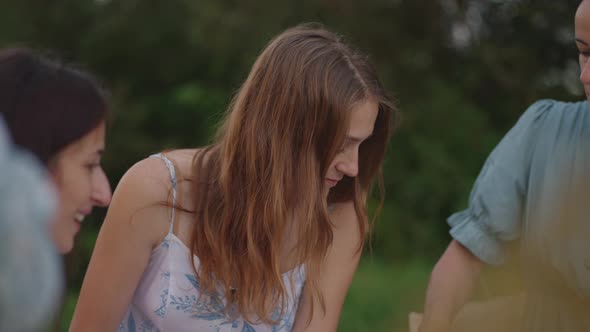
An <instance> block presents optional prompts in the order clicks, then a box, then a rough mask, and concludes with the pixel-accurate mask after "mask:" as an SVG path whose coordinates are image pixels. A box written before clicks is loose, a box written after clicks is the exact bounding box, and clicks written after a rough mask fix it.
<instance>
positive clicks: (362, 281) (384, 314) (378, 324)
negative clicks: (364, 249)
mask: <svg viewBox="0 0 590 332" xmlns="http://www.w3.org/2000/svg"><path fill="white" fill-rule="evenodd" d="M431 268H432V264H428V263H422V262H417V261H416V262H411V263H406V264H400V265H395V264H391V263H384V262H379V261H375V260H371V259H365V260H364V261H363V262H361V264H360V266H359V268H358V269H357V272H356V275H355V277H354V280H353V282H352V285H351V287H350V290H349V292H348V295H347V297H346V301H345V303H344V306H343V308H342V315H341V318H340V324H339V327H338V332H361V331H362V332H364V331H407V330H408V329H407V327H408V313H409V312H410V311H421V306H422V303H423V299H424V290H425V288H426V283H427V280H428V276H429V275H430V270H431Z"/></svg>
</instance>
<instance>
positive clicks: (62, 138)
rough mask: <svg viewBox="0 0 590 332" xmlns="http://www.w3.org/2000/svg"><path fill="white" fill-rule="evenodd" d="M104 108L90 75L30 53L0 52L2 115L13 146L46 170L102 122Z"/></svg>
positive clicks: (103, 97)
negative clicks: (59, 155) (64, 149)
mask: <svg viewBox="0 0 590 332" xmlns="http://www.w3.org/2000/svg"><path fill="white" fill-rule="evenodd" d="M107 104H108V103H107V96H106V92H105V90H103V89H102V88H101V86H100V85H99V84H98V82H97V80H96V79H95V78H94V77H92V76H91V75H90V74H88V73H86V72H84V71H82V70H79V69H77V68H74V67H72V66H68V65H65V64H63V63H61V62H58V61H56V60H51V59H49V58H47V57H45V56H42V55H39V54H37V53H35V52H33V51H32V50H30V49H25V48H11V49H5V50H0V114H1V115H2V117H3V118H4V121H5V122H6V124H7V126H8V129H9V132H10V134H11V136H12V140H13V142H14V143H15V144H17V145H19V146H21V147H23V148H25V149H27V150H29V151H31V152H32V153H33V154H34V155H35V156H36V157H37V158H38V159H39V160H40V161H41V162H43V163H44V164H45V165H46V166H47V165H48V163H49V162H50V161H51V160H52V159H53V158H54V157H55V156H56V155H57V153H58V152H60V151H61V150H62V149H63V148H65V147H66V146H67V145H69V144H71V143H73V142H75V141H76V140H78V139H80V138H82V137H83V136H84V135H86V134H87V133H89V132H90V131H92V130H93V129H95V128H96V127H98V125H100V124H101V123H102V122H103V121H105V120H106V117H107V112H108V105H107Z"/></svg>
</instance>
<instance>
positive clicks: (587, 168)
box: [448, 100, 590, 332]
mask: <svg viewBox="0 0 590 332" xmlns="http://www.w3.org/2000/svg"><path fill="white" fill-rule="evenodd" d="M448 223H449V225H450V226H451V231H450V234H451V236H452V237H453V238H454V239H455V240H457V241H458V242H460V243H461V244H463V245H464V246H465V247H466V248H468V249H469V250H470V251H471V252H472V253H473V254H474V255H475V256H477V257H479V258H480V259H481V260H482V261H484V262H486V263H488V264H491V265H500V264H502V263H503V262H504V261H505V259H506V255H507V253H506V252H507V247H508V243H509V242H513V241H518V244H519V248H520V254H521V256H522V260H521V261H522V275H523V281H524V286H525V289H526V292H525V293H526V301H525V303H526V304H525V308H524V319H523V322H522V327H521V329H520V330H521V331H573V332H576V331H590V111H589V107H588V103H587V102H578V103H566V102H558V101H553V100H541V101H538V102H536V103H534V104H533V105H532V106H530V107H529V109H528V110H527V111H526V112H525V113H524V114H523V115H522V116H521V118H520V119H519V121H518V122H517V124H516V125H515V126H514V127H513V128H512V129H511V130H510V131H509V132H508V134H506V136H505V137H504V138H503V139H502V141H501V142H500V143H499V144H498V146H496V148H495V149H494V150H493V151H492V153H491V154H490V156H489V157H488V159H487V161H486V162H485V164H484V166H483V169H482V170H481V172H480V174H479V176H478V178H477V180H476V182H475V184H474V186H473V189H472V192H471V195H470V198H469V206H468V208H467V209H466V210H464V211H461V212H458V213H455V214H453V215H452V216H450V217H449V219H448Z"/></svg>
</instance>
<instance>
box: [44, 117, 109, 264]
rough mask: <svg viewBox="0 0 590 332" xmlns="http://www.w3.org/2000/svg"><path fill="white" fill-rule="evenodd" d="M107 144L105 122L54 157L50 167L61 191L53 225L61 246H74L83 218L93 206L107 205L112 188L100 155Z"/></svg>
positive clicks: (64, 250)
mask: <svg viewBox="0 0 590 332" xmlns="http://www.w3.org/2000/svg"><path fill="white" fill-rule="evenodd" d="M104 145H105V124H104V123H102V124H101V125H99V126H98V127H97V128H95V129H94V130H92V131H91V132H89V133H88V134H86V136H84V137H82V138H80V139H79V140H77V141H75V142H74V143H72V144H70V145H68V146H66V147H65V148H64V149H63V150H62V151H61V152H60V153H59V154H58V155H57V156H56V158H55V159H54V160H52V161H51V164H50V170H51V174H52V175H53V178H54V181H55V184H56V187H57V188H58V191H59V200H60V206H59V207H60V209H59V218H58V220H56V221H55V223H54V227H53V237H54V241H55V243H56V245H57V248H58V250H59V251H60V252H61V253H66V252H69V251H70V250H72V247H73V245H74V237H75V236H76V234H77V233H78V231H79V230H80V226H81V224H82V222H83V220H84V218H85V217H86V216H87V215H88V214H90V212H91V211H92V208H93V207H94V206H107V205H108V204H109V203H110V201H111V188H110V185H109V182H108V180H107V177H106V176H105V173H104V171H103V170H102V167H101V166H100V158H101V156H102V152H103V151H104Z"/></svg>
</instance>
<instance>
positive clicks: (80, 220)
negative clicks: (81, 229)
mask: <svg viewBox="0 0 590 332" xmlns="http://www.w3.org/2000/svg"><path fill="white" fill-rule="evenodd" d="M84 217H86V216H85V215H83V214H82V213H76V215H75V216H74V219H76V221H78V222H82V221H84Z"/></svg>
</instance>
